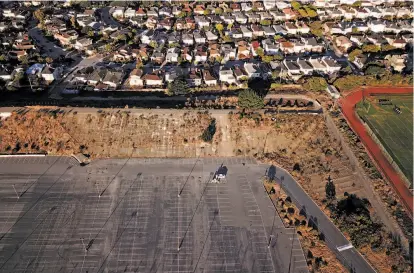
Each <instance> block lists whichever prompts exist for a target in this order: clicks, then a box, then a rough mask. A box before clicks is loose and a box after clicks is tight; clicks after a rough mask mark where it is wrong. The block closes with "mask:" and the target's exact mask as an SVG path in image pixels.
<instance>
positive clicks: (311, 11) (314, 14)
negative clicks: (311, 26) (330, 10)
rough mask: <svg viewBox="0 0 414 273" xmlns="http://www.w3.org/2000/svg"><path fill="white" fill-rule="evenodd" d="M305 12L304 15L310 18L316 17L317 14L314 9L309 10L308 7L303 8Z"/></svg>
mask: <svg viewBox="0 0 414 273" xmlns="http://www.w3.org/2000/svg"><path fill="white" fill-rule="evenodd" d="M305 10H306V13H307V14H308V16H309V17H310V18H315V17H318V13H317V12H316V11H315V10H314V9H311V8H309V7H305Z"/></svg>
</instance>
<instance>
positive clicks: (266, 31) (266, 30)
mask: <svg viewBox="0 0 414 273" xmlns="http://www.w3.org/2000/svg"><path fill="white" fill-rule="evenodd" d="M263 33H264V35H265V36H268V37H269V36H272V37H273V36H275V35H276V31H275V29H274V28H273V27H272V26H263Z"/></svg>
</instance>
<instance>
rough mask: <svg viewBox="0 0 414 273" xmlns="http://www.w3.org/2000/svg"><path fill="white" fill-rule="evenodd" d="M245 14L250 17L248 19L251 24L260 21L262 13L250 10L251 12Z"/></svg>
mask: <svg viewBox="0 0 414 273" xmlns="http://www.w3.org/2000/svg"><path fill="white" fill-rule="evenodd" d="M245 14H246V16H247V18H248V20H247V21H248V22H249V23H250V24H257V23H259V22H260V15H259V14H257V13H256V12H252V11H249V12H246V13H245Z"/></svg>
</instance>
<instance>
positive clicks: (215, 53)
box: [209, 44, 221, 61]
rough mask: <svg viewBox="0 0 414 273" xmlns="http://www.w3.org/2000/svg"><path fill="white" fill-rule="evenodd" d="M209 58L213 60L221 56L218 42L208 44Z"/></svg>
mask: <svg viewBox="0 0 414 273" xmlns="http://www.w3.org/2000/svg"><path fill="white" fill-rule="evenodd" d="M209 55H210V56H209V59H210V60H211V61H214V60H215V59H217V58H219V57H220V56H221V54H220V46H219V45H218V44H210V45H209Z"/></svg>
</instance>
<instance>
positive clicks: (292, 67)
mask: <svg viewBox="0 0 414 273" xmlns="http://www.w3.org/2000/svg"><path fill="white" fill-rule="evenodd" d="M283 65H284V66H285V68H286V71H287V73H288V75H289V76H291V77H292V76H295V75H300V74H301V73H300V72H301V71H300V67H299V65H298V64H297V62H296V61H287V60H286V59H285V60H283Z"/></svg>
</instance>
